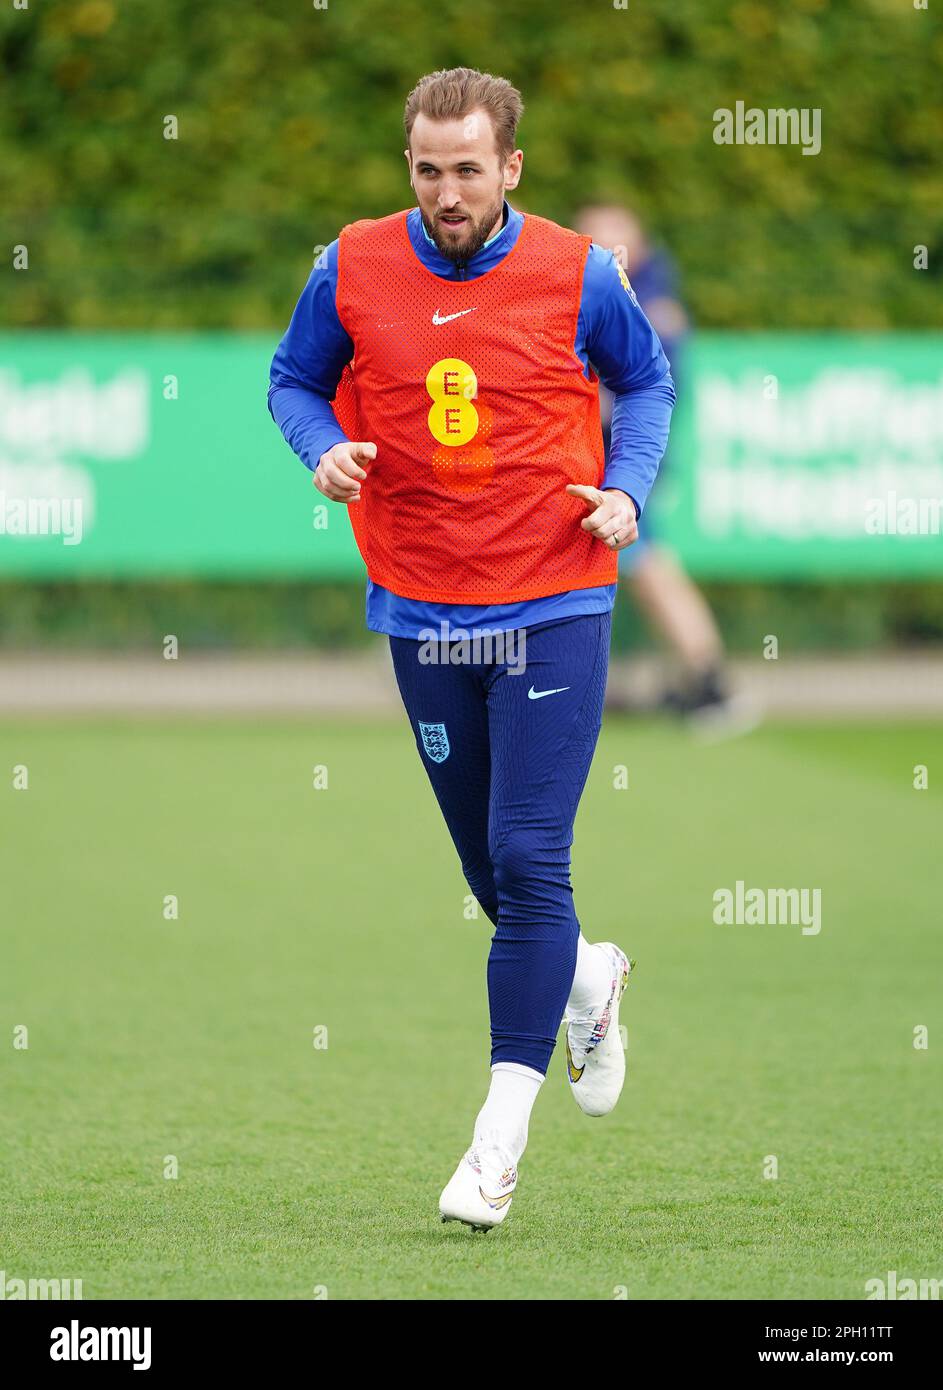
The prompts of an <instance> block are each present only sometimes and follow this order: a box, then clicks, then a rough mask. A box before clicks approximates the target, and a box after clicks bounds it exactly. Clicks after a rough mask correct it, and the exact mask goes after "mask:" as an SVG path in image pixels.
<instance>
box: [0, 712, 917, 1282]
mask: <svg viewBox="0 0 943 1390" xmlns="http://www.w3.org/2000/svg"><path fill="white" fill-rule="evenodd" d="M0 750H2V753H3V757H2V761H0V767H2V771H3V785H2V787H0V835H2V839H0V843H2V845H3V850H4V853H3V927H2V956H0V1086H2V1107H0V1108H2V1113H3V1123H2V1126H0V1161H2V1184H3V1192H4V1200H3V1214H2V1219H0V1268H2V1269H3V1270H4V1271H5V1272H6V1277H7V1279H10V1278H14V1277H17V1278H29V1277H36V1278H73V1279H75V1278H81V1279H82V1280H83V1286H84V1296H85V1298H87V1299H95V1298H108V1297H119V1298H120V1297H134V1298H291V1299H311V1298H314V1297H316V1296H322V1297H323V1296H324V1291H326V1296H327V1297H328V1298H331V1299H351V1298H386V1299H400V1298H434V1299H452V1298H471V1299H478V1298H507V1299H528V1298H541V1297H544V1298H559V1299H578V1300H584V1299H585V1300H594V1299H612V1298H614V1297H621V1296H625V1297H628V1298H630V1299H639V1300H644V1299H680V1298H763V1299H767V1298H770V1299H772V1298H793V1299H801V1298H811V1297H816V1298H863V1297H864V1295H865V1282H866V1280H868V1279H869V1278H875V1277H878V1278H881V1277H886V1275H887V1272H888V1271H889V1270H896V1271H897V1275H898V1278H900V1279H902V1278H905V1277H914V1278H920V1277H941V1276H943V1247H941V1241H940V1235H939V1212H940V1200H941V1190H940V1189H941V1180H940V1170H939V1162H938V1141H939V1135H940V1132H941V1126H943V1068H941V1049H943V1016H941V1015H943V1009H941V990H940V963H941V953H943V952H941V934H940V886H941V845H943V813H941V793H940V787H941V785H943V756H941V754H943V740H941V734H940V728H939V727H938V726H936V727H935V726H929V725H917V724H914V725H887V724H878V723H873V724H867V725H856V726H854V727H845V728H842V729H838V728H835V727H828V728H826V727H811V726H802V725H793V726H788V725H772V726H769V727H767V728H765V729H762V730H760V731H759V732H757V733H756V734H754V735H753V736H751V737H749V738H746V739H742V740H739V741H736V742H733V743H729V744H726V745H718V746H713V747H704V746H700V745H698V744H696V743H694V742H692V741H691V740H690V739H689V738H688V737H687V736H686V735H685V734H684V733H682V732H680V731H678V730H676V729H675V728H673V727H669V726H667V725H664V724H661V723H654V722H652V723H630V722H627V721H622V720H619V719H607V720H606V723H605V726H604V732H603V735H602V738H601V740H600V745H599V748H598V750H597V754H596V760H595V762H594V764H593V769H592V772H591V774H590V779H589V782H588V785H587V789H586V793H585V796H584V800H583V804H582V807H581V810H580V815H579V818H578V820H577V828H576V845H575V851H574V882H575V885H576V904H577V910H578V912H579V915H580V918H581V921H582V924H583V928H584V931H585V933H586V935H587V936H588V937H589V939H590V940H593V939H596V940H604V939H612V940H615V941H617V942H619V943H620V944H622V945H623V946H624V947H625V949H626V950H627V951H628V952H629V953H630V954H631V955H633V956H635V957H637V959H638V971H637V973H636V975H634V976H633V979H632V981H631V983H630V985H629V989H628V992H627V994H626V1006H625V1009H624V1014H623V1021H624V1022H625V1024H626V1025H627V1027H628V1032H629V1052H628V1057H629V1078H628V1080H627V1083H626V1090H625V1092H624V1094H623V1098H622V1100H621V1102H620V1104H619V1106H618V1108H617V1110H616V1111H615V1113H614V1114H613V1115H611V1116H609V1117H608V1118H606V1119H603V1120H590V1119H587V1118H586V1117H584V1116H583V1115H582V1114H581V1113H580V1112H579V1111H578V1109H577V1107H576V1106H575V1105H574V1104H573V1101H572V1099H571V1097H570V1096H569V1095H568V1094H567V1084H566V1081H565V1076H564V1060H563V1056H562V1049H561V1048H560V1047H558V1049H557V1051H556V1052H555V1054H554V1057H553V1061H552V1063H551V1070H550V1074H549V1077H548V1080H547V1082H546V1084H545V1086H544V1088H543V1091H542V1093H541V1095H540V1097H539V1098H538V1102H537V1106H536V1109H535V1112H534V1117H533V1121H532V1124H531V1133H530V1145H529V1148H528V1151H527V1153H526V1155H525V1158H524V1161H523V1163H522V1165H521V1183H520V1186H519V1190H518V1195H517V1196H516V1198H515V1201H514V1204H513V1211H512V1212H511V1214H510V1217H509V1219H508V1220H507V1221H506V1222H505V1223H504V1225H503V1226H502V1227H501V1228H500V1229H499V1230H497V1231H493V1232H491V1233H490V1234H489V1235H487V1236H481V1235H477V1236H476V1235H473V1234H472V1233H471V1232H469V1231H468V1230H467V1229H465V1228H464V1227H461V1226H458V1225H455V1224H453V1225H449V1226H443V1225H441V1224H440V1223H439V1220H438V1216H437V1200H438V1195H439V1191H440V1189H441V1187H442V1185H443V1184H444V1183H445V1181H446V1179H447V1178H448V1177H449V1176H450V1174H451V1172H452V1169H453V1167H454V1165H455V1163H456V1162H457V1161H458V1158H459V1156H460V1154H461V1153H462V1151H463V1149H464V1148H465V1146H466V1144H467V1142H468V1140H469V1138H470V1131H471V1125H472V1122H473V1119H474V1116H475V1113H476V1111H477V1108H478V1106H479V1104H480V1102H481V1100H482V1098H483V1096H484V1092H485V1090H486V1087H487V1080H488V1069H487V1060H488V1054H487V1047H488V1037H487V1005H486V996H485V982H484V968H485V959H486V956H487V951H488V940H489V936H490V925H489V924H488V922H487V920H486V919H485V918H484V916H483V914H482V915H481V916H480V917H479V919H478V920H477V921H468V920H466V919H465V917H464V915H463V900H464V894H465V893H466V892H467V889H466V886H465V884H464V881H463V879H462V877H461V873H460V870H459V867H458V862H457V859H456V857H455V854H454V851H453V849H452V846H451V843H450V841H449V839H448V836H447V832H446V830H445V828H444V826H443V824H442V823H441V821H440V818H439V814H438V810H437V807H436V805H435V803H434V800H433V797H432V794H431V791H430V790H429V788H428V784H427V783H426V779H425V774H424V772H423V770H422V768H421V766H420V763H419V759H418V756H417V754H416V751H415V747H414V745H413V743H412V740H411V737H410V734H409V731H408V729H407V727H406V724H405V721H399V722H389V723H371V722H361V723H357V722H354V721H350V722H344V721H336V720H334V721H332V720H326V719H319V720H318V721H317V722H313V723H311V724H306V723H303V722H300V721H291V720H275V719H268V718H264V717H260V718H258V719H257V720H254V721H251V722H250V721H245V722H240V723H226V722H223V723H220V722H212V721H209V720H207V721H199V722H197V721H193V722H188V721H184V720H180V721H176V722H172V721H153V722H133V721H128V722H122V723H120V724H116V725H111V726H106V725H104V724H100V723H96V722H81V721H77V722H73V723H69V722H55V723H44V722H32V721H25V720H24V721H17V722H15V723H14V722H10V721H7V722H6V723H4V724H3V726H2V727H0ZM19 764H25V765H26V766H27V767H28V773H29V788H28V790H25V791H24V790H20V791H17V790H14V789H13V787H12V769H13V767H14V766H15V765H19ZM620 764H623V765H625V767H626V768H627V770H628V786H627V788H626V789H625V790H617V789H615V788H614V786H613V777H614V772H613V769H614V768H616V767H617V765H620ZM916 764H925V765H927V766H928V767H929V780H930V785H929V789H928V790H926V791H919V790H915V789H914V787H913V769H914V766H915V765H916ZM315 765H323V766H325V767H326V768H327V777H328V786H327V789H325V790H315V789H314V787H313V786H312V781H313V774H312V769H313V768H314V767H315ZM738 879H741V880H743V881H744V882H745V883H746V884H747V885H748V886H761V887H767V886H776V887H787V888H788V887H793V886H795V887H810V888H815V887H818V888H820V889H821V891H822V920H823V925H822V930H821V933H820V934H819V935H818V936H811V935H810V936H803V935H802V933H801V930H800V928H799V927H795V926H746V925H744V926H717V925H715V924H714V922H713V920H712V912H713V894H714V892H715V890H717V889H718V888H723V887H730V888H732V887H733V885H734V884H735V883H736V881H737V880H738ZM170 894H174V895H176V896H177V898H178V900H179V919H178V920H176V921H174V920H165V919H164V916H163V904H164V899H165V897H166V896H167V895H170ZM24 1024H25V1025H26V1026H27V1028H28V1043H29V1045H28V1048H26V1049H23V1048H17V1047H14V1045H13V1040H14V1029H15V1028H16V1027H17V1026H18V1025H24ZM920 1025H925V1026H926V1027H927V1028H928V1029H929V1048H928V1049H926V1050H920V1049H915V1047H914V1045H913V1042H914V1029H915V1028H917V1027H918V1026H920ZM316 1028H317V1029H326V1030H327V1032H326V1040H327V1046H326V1047H324V1046H319V1047H315V1046H314V1039H315V1033H314V1030H315V1029H316ZM318 1038H319V1041H321V1042H323V1041H324V1039H325V1035H324V1034H323V1033H321V1034H319V1035H318ZM170 1155H173V1156H174V1157H175V1159H176V1162H177V1164H178V1176H177V1177H176V1178H173V1177H166V1176H165V1171H167V1170H166V1166H165V1165H166V1163H167V1161H168V1156H170ZM770 1155H773V1156H775V1157H776V1160H777V1162H778V1177H777V1178H775V1179H771V1178H764V1163H765V1162H766V1160H767V1156H770Z"/></svg>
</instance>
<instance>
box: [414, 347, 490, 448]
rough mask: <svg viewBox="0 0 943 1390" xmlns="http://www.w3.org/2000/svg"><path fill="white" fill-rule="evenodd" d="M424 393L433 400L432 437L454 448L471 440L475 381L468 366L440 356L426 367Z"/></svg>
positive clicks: (475, 417)
mask: <svg viewBox="0 0 943 1390" xmlns="http://www.w3.org/2000/svg"><path fill="white" fill-rule="evenodd" d="M426 390H427V391H428V393H429V395H430V396H431V397H432V406H431V407H430V410H429V430H430V432H431V434H432V436H433V438H435V439H437V440H438V441H439V443H440V444H447V445H449V446H450V447H453V448H454V447H456V446H458V445H461V444H467V443H468V442H469V440H471V439H474V437H475V435H476V434H477V433H478V424H479V420H478V411H477V409H476V408H475V406H474V404H473V402H474V400H475V397H476V396H477V395H478V378H477V377H476V376H475V373H474V372H473V371H472V369H471V367H470V366H469V365H468V363H467V362H462V361H461V359H460V358H458V357H443V358H442V361H441V362H436V363H435V364H434V366H432V367H430V368H429V372H428V374H427V376H426Z"/></svg>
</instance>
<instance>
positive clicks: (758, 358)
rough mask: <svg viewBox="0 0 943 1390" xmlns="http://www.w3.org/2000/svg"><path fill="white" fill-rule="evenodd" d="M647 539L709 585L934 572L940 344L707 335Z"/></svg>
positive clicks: (941, 541) (682, 400)
mask: <svg viewBox="0 0 943 1390" xmlns="http://www.w3.org/2000/svg"><path fill="white" fill-rule="evenodd" d="M681 368H682V371H681V373H679V377H680V380H679V405H678V408H677V409H676V411H675V416H674V420H673V422H672V433H671V444H670V449H669V454H668V458H667V460H666V462H665V464H664V465H663V468H662V470H661V473H660V476H659V478H658V480H657V482H656V486H655V490H654V491H653V493H652V501H651V504H650V513H651V524H652V530H653V531H656V532H657V534H658V535H659V536H661V537H663V538H664V539H665V540H667V541H670V543H671V544H672V545H673V546H674V547H675V548H676V549H677V551H678V552H679V553H680V554H681V555H682V556H683V558H684V560H685V562H686V564H687V566H688V567H689V569H690V570H691V571H692V572H693V573H695V574H697V575H701V576H704V577H708V576H713V577H717V578H734V579H736V578H744V579H745V578H790V577H795V578H815V577H818V576H821V577H823V578H841V577H844V578H853V577H861V578H867V577H873V578H878V577H881V576H887V577H895V576H896V577H901V578H903V577H907V576H911V577H915V576H919V575H932V574H941V573H943V336H938V335H931V334H925V335H903V334H874V335H863V334H861V335H856V336H855V337H850V336H840V335H828V334H814V335H805V334H792V335H790V334H723V335H721V334H708V333H704V334H701V335H699V336H698V337H697V338H696V339H694V340H693V341H692V342H691V343H690V345H689V346H688V347H687V349H686V351H685V357H684V360H683V362H682V364H681Z"/></svg>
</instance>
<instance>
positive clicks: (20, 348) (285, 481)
mask: <svg viewBox="0 0 943 1390" xmlns="http://www.w3.org/2000/svg"><path fill="white" fill-rule="evenodd" d="M277 341H278V335H277V334H272V335H271V336H269V335H256V334H253V335H245V334H238V335H237V334H193V335H192V336H190V335H183V334H167V335H164V334H159V333H154V334H146V335H143V334H142V335H140V336H138V335H128V334H120V335H118V334H87V335H86V334H54V333H48V334H47V333H23V334H17V335H15V336H14V335H2V336H0V515H2V516H3V518H4V520H3V521H0V573H6V574H32V575H37V576H39V575H42V576H44V577H50V578H53V577H54V578H59V579H64V578H69V577H84V576H92V575H94V576H135V575H137V576H142V577H144V576H147V577H152V578H153V577H159V576H178V575H199V576H218V577H229V576H232V577H239V576H253V575H257V576H259V577H264V576H270V577H275V576H286V577H289V576H292V575H304V574H310V575H317V576H341V575H347V576H351V575H358V574H364V572H365V571H364V568H363V564H362V562H361V560H360V556H359V554H358V553H357V549H356V546H355V545H354V542H353V538H352V535H351V530H350V522H349V521H348V519H347V516H346V514H345V511H344V509H343V508H342V507H338V506H336V505H335V504H334V503H332V502H328V501H327V499H326V498H324V497H322V496H321V494H320V493H319V492H317V491H316V489H315V488H314V485H313V481H312V475H311V473H310V472H309V471H308V469H307V468H305V467H304V465H303V464H302V463H301V462H300V461H299V460H298V459H297V458H295V456H294V455H293V454H292V452H291V450H290V449H289V448H288V445H287V444H286V443H285V441H284V440H283V439H282V437H281V434H280V433H279V430H278V427H277V425H276V424H275V422H274V420H273V419H272V417H271V415H270V414H269V413H268V408H267V406H266V393H267V390H268V372H269V363H270V362H271V359H272V354H273V352H274V351H275V347H276V345H277ZM57 499H59V501H60V503H61V506H60V512H61V515H59V516H56V515H55V511H56V509H55V506H54V503H55V501H56V500H57ZM16 502H19V503H23V502H32V503H33V511H34V513H35V515H34V517H33V520H34V521H36V522H37V523H41V522H42V520H43V515H42V513H41V512H40V509H39V506H38V505H37V504H39V503H45V504H46V513H47V517H48V519H49V520H50V521H59V523H60V525H59V527H58V528H57V533H53V534H49V535H42V534H39V535H36V534H28V535H25V536H24V535H21V534H16V533H15V526H16V523H17V521H19V520H20V517H21V513H22V507H20V508H15V507H14V503H16ZM73 513H75V514H77V515H78V516H79V517H80V522H79V527H78V529H80V531H81V535H80V537H78V538H75V537H71V536H69V535H68V534H64V532H66V531H67V529H68V527H69V524H70V522H73V521H74V516H73V515H72V514H73ZM11 522H12V523H13V525H12V526H11ZM33 529H34V530H35V529H37V527H34V528H33ZM50 529H51V528H50ZM73 529H75V528H74V527H73Z"/></svg>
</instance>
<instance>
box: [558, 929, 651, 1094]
mask: <svg viewBox="0 0 943 1390" xmlns="http://www.w3.org/2000/svg"><path fill="white" fill-rule="evenodd" d="M595 949H596V950H597V951H602V953H603V954H604V956H605V957H606V960H607V962H608V964H609V967H610V987H609V994H608V996H607V998H606V999H603V1000H600V1002H599V1004H598V1005H596V1007H595V1008H592V1009H588V1010H586V1011H584V1012H582V1013H578V1014H577V1013H571V1012H570V1010H569V1009H567V1011H566V1015H565V1017H564V1022H565V1023H566V1026H567V1027H566V1074H567V1079H568V1080H569V1083H570V1090H571V1091H572V1093H573V1099H574V1100H575V1101H576V1103H577V1105H578V1106H579V1107H580V1109H581V1110H582V1111H583V1113H584V1114H586V1115H608V1114H609V1111H610V1110H611V1109H612V1108H613V1106H614V1105H615V1103H616V1101H617V1100H618V1099H619V1096H620V1095H621V1093H622V1083H623V1082H624V1081H625V1052H624V1051H623V1048H622V1037H621V1035H620V1033H619V1000H620V999H621V998H622V993H623V991H624V989H625V987H626V985H627V984H628V982H629V975H630V974H631V973H632V970H633V969H634V966H635V961H634V960H631V961H630V960H629V958H628V957H627V956H626V954H625V952H624V951H620V949H619V947H618V946H614V945H613V944H612V942H611V941H600V942H597V943H596V947H595Z"/></svg>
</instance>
